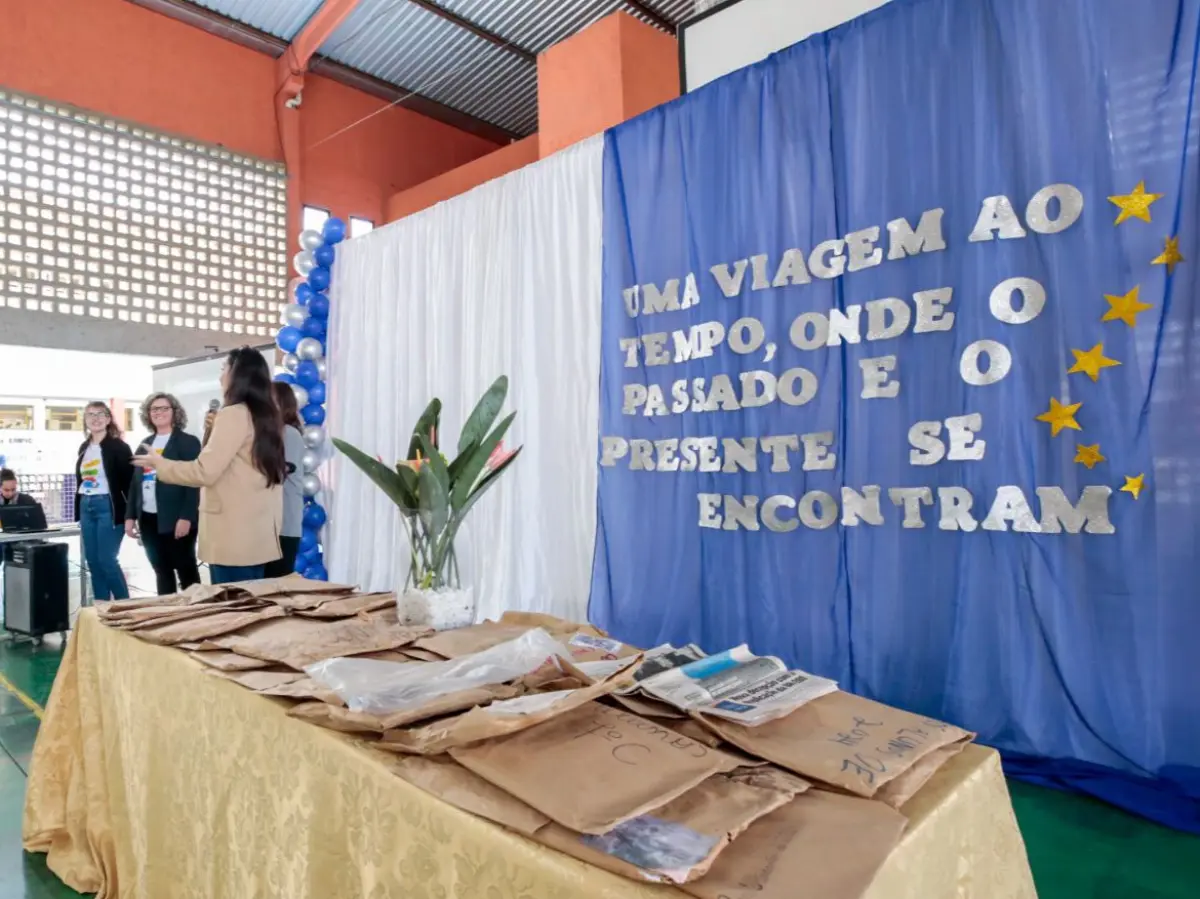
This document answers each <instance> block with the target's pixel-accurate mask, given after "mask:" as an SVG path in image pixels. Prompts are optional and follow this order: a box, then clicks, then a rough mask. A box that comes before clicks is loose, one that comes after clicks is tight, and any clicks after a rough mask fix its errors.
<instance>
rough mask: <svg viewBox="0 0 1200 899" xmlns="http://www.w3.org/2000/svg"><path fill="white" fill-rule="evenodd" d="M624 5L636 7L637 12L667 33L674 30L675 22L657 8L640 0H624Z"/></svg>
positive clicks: (672, 32)
mask: <svg viewBox="0 0 1200 899" xmlns="http://www.w3.org/2000/svg"><path fill="white" fill-rule="evenodd" d="M624 2H625V5H626V6H629V7H632V8H633V9H636V10H637V11H638V12H639V13H641V14H642V15H643V16H645V17H646V18H647V19H649V20H650V21H651V22H653V23H654V24H655V25H657V26H658V27H659V28H661V29H662V30H663V31H665V32H667V34H674V33H675V32H676V30H677V29H676V27H675V23H674V22H672V21H671V20H670V19H668V18H667V17H666V16H664V15H663V14H662V13H660V12H659V11H658V10H657V9H654V8H652V7H651V6H649V5H648V4H646V3H643V2H642V0H624Z"/></svg>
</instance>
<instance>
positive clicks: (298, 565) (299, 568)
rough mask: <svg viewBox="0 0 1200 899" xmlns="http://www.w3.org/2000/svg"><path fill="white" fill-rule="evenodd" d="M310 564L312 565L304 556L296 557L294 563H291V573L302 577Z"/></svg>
mask: <svg viewBox="0 0 1200 899" xmlns="http://www.w3.org/2000/svg"><path fill="white" fill-rule="evenodd" d="M311 564H312V563H311V562H310V561H309V560H308V559H306V558H304V556H296V561H295V562H294V563H292V571H294V572H296V574H298V575H300V576H301V577H303V576H304V572H305V571H307V570H308V566H309V565H311Z"/></svg>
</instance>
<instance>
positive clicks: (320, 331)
mask: <svg viewBox="0 0 1200 899" xmlns="http://www.w3.org/2000/svg"><path fill="white" fill-rule="evenodd" d="M300 330H301V331H303V332H304V336H305V337H315V338H317V340H324V339H325V320H324V319H322V318H313V317H312V316H309V317H308V318H306V319H305V320H304V326H303V327H301V328H300Z"/></svg>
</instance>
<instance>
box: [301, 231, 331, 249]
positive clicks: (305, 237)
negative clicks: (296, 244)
mask: <svg viewBox="0 0 1200 899" xmlns="http://www.w3.org/2000/svg"><path fill="white" fill-rule="evenodd" d="M323 243H325V238H324V237H322V236H321V232H320V231H313V230H311V229H309V230H308V231H301V232H300V249H302V250H315V249H316V248H317V247H319V246H320V245H321V244H323Z"/></svg>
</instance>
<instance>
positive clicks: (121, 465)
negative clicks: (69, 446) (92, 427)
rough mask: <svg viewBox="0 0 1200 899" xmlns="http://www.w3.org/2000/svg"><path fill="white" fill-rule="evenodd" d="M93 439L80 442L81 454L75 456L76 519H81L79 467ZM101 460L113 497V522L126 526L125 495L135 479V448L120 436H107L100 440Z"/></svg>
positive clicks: (80, 478) (110, 493) (81, 479)
mask: <svg viewBox="0 0 1200 899" xmlns="http://www.w3.org/2000/svg"><path fill="white" fill-rule="evenodd" d="M89 443H91V439H90V438H89V439H87V440H85V441H83V443H81V444H79V455H78V456H76V458H75V520H76V521H78V520H79V485H80V484H82V483H83V476H82V475H81V474H80V473H79V467H80V466H81V465H82V464H83V454H84V453H85V452H87V448H88V444H89ZM100 462H101V464H102V465H103V466H104V477H105V478H107V479H108V493H109V496H110V497H111V498H112V507H113V524H116V525H120V526H121V527H125V497H126V496H127V495H128V494H129V482H130V481H132V480H133V450H131V449H130V448H129V444H128V443H126V442H125V441H124V440H122V439H121V438H120V437H105V438H104V439H103V440H101V441H100Z"/></svg>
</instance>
